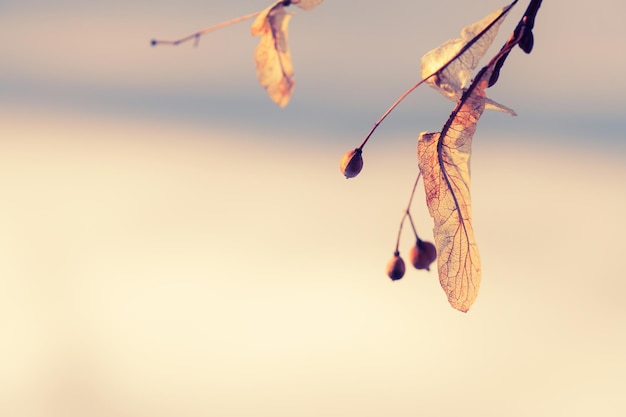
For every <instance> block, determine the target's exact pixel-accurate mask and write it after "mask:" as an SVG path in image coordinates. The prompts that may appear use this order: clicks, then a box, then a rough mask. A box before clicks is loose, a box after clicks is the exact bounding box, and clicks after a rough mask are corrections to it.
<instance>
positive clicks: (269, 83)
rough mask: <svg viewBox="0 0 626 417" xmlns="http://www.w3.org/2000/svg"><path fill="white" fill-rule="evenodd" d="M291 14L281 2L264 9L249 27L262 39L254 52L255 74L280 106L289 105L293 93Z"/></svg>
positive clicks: (253, 33)
mask: <svg viewBox="0 0 626 417" xmlns="http://www.w3.org/2000/svg"><path fill="white" fill-rule="evenodd" d="M290 18H291V15H290V14H287V13H286V12H285V8H284V6H283V2H282V1H278V2H276V3H275V4H273V5H272V6H270V7H268V8H267V9H265V10H263V11H262V12H261V14H259V16H258V17H257V18H256V20H255V21H254V23H253V24H252V29H251V32H252V35H254V36H261V41H260V42H259V44H258V46H257V47H256V50H255V51H254V63H255V64H256V73H257V77H258V78H259V82H260V83H261V85H262V86H263V87H264V88H265V89H266V90H267V93H268V94H269V96H270V98H271V99H272V100H274V102H275V103H276V104H278V105H279V106H280V107H285V106H286V105H287V103H289V99H290V98H291V93H292V91H293V86H294V79H293V65H292V64H291V56H290V54H289V45H288V44H287V25H288V24H289V19H290Z"/></svg>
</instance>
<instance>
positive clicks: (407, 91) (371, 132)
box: [357, 73, 436, 149]
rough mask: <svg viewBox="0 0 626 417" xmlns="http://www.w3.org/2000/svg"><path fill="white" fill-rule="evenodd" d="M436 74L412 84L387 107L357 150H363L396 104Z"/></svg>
mask: <svg viewBox="0 0 626 417" xmlns="http://www.w3.org/2000/svg"><path fill="white" fill-rule="evenodd" d="M435 74H436V73H433V74H432V75H430V76H428V77H426V78H424V79H423V80H420V81H419V82H417V84H414V85H413V86H412V87H411V88H409V89H408V90H406V91H405V92H404V93H403V94H402V95H401V96H400V97H399V98H398V99H397V100H396V101H395V102H394V103H393V104H392V105H391V107H389V108H388V109H387V111H386V112H385V113H384V114H383V115H382V116H380V119H378V120H377V121H376V123H374V126H373V127H372V129H371V130H370V131H369V133H368V134H367V136H365V139H363V142H361V144H360V145H359V146H358V148H357V149H363V147H364V146H365V144H366V143H367V141H368V140H369V138H370V136H372V134H374V131H375V130H376V128H377V127H378V125H380V124H381V123H382V122H383V120H385V118H387V116H389V113H391V112H392V111H393V109H395V108H396V107H397V106H398V104H400V102H401V101H402V100H404V99H405V98H406V97H407V96H408V95H409V94H411V92H413V90H415V89H416V88H417V87H419V86H420V85H422V84H423V83H424V82H426V80H427V79H429V78H430V77H432V76H433V75H435Z"/></svg>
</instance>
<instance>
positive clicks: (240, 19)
mask: <svg viewBox="0 0 626 417" xmlns="http://www.w3.org/2000/svg"><path fill="white" fill-rule="evenodd" d="M259 14H261V11H258V12H254V13H250V14H247V15H245V16H239V17H236V18H234V19H230V20H227V21H225V22H222V23H218V24H217V25H213V26H209V27H206V28H204V29H201V30H199V31H197V32H195V33H192V34H191V35H188V36H185V37H183V38H180V39H177V40H174V41H162V40H157V39H152V40H151V41H150V44H151V45H152V46H157V45H173V46H177V45H180V44H181V43H184V42H187V41H190V40H192V39H195V40H196V43H195V45H197V43H198V40H199V39H200V36H202V35H206V34H207V33H209V32H213V31H216V30H218V29H221V28H223V27H226V26H230V25H233V24H235V23H239V22H243V21H244V20H248V19H252V18H253V17H255V16H258V15H259Z"/></svg>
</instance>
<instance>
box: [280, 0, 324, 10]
mask: <svg viewBox="0 0 626 417" xmlns="http://www.w3.org/2000/svg"><path fill="white" fill-rule="evenodd" d="M322 1H323V0H291V2H283V3H291V4H295V5H296V6H298V7H299V8H301V9H303V10H311V9H313V8H315V7H317V6H319V5H320V4H321V3H322ZM288 5H289V4H285V6H288Z"/></svg>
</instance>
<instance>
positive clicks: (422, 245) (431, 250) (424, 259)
mask: <svg viewBox="0 0 626 417" xmlns="http://www.w3.org/2000/svg"><path fill="white" fill-rule="evenodd" d="M409 259H411V263H412V264H413V266H414V267H415V268H416V269H425V270H427V271H430V264H432V263H433V262H434V261H435V259H437V249H436V248H435V245H433V244H432V243H430V242H426V241H424V240H421V239H418V240H417V242H416V243H415V246H413V247H412V248H411V251H410V252H409Z"/></svg>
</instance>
